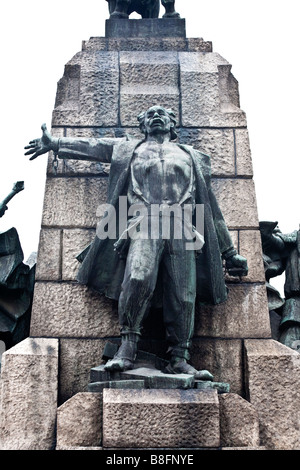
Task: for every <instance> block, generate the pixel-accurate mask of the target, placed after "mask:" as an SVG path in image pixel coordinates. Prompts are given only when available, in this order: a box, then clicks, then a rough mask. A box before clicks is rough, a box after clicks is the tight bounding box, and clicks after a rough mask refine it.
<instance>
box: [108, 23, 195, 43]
mask: <svg viewBox="0 0 300 470" xmlns="http://www.w3.org/2000/svg"><path fill="white" fill-rule="evenodd" d="M185 36H186V33H185V19H183V18H164V19H157V18H154V19H152V18H147V19H143V21H141V20H127V19H110V20H106V23H105V37H106V38H130V37H134V38H142V39H145V38H153V37H156V38H172V37H177V38H180V37H181V38H185Z"/></svg>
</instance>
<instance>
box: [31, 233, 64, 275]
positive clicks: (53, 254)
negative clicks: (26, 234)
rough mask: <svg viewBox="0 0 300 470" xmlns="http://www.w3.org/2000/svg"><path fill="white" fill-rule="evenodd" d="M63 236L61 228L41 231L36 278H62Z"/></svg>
mask: <svg viewBox="0 0 300 470" xmlns="http://www.w3.org/2000/svg"><path fill="white" fill-rule="evenodd" d="M61 237H62V231H61V230H59V229H50V230H47V229H42V230H41V232H40V240H39V251H38V256H37V265H36V274H35V279H36V281H37V280H40V281H44V280H47V281H57V280H59V279H60V278H61Z"/></svg>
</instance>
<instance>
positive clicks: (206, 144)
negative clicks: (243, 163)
mask: <svg viewBox="0 0 300 470" xmlns="http://www.w3.org/2000/svg"><path fill="white" fill-rule="evenodd" d="M178 135H179V142H180V143H182V144H188V145H192V146H193V147H194V148H196V149H198V150H200V151H201V152H203V153H205V154H207V155H209V156H210V157H211V172H212V175H213V176H232V177H234V176H235V155H234V136H233V130H232V129H191V128H179V130H178Z"/></svg>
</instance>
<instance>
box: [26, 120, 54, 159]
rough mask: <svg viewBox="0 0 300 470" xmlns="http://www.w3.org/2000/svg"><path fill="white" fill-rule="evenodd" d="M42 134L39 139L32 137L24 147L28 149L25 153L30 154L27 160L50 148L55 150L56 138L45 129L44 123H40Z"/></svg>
mask: <svg viewBox="0 0 300 470" xmlns="http://www.w3.org/2000/svg"><path fill="white" fill-rule="evenodd" d="M42 131H43V135H42V137H41V138H40V139H34V140H31V141H30V142H29V144H28V145H27V146H26V147H25V150H27V149H29V150H28V152H26V153H25V155H31V154H33V155H32V157H30V159H29V160H34V159H35V158H37V157H38V156H39V155H42V154H43V153H47V152H49V151H50V150H54V151H56V150H57V149H58V139H56V138H55V137H52V135H51V134H50V132H49V131H48V130H47V127H46V124H43V125H42Z"/></svg>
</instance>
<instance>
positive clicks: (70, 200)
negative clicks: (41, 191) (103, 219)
mask: <svg viewBox="0 0 300 470" xmlns="http://www.w3.org/2000/svg"><path fill="white" fill-rule="evenodd" d="M106 193H107V178H93V177H91V178H48V180H47V182H46V190H45V199H44V209H43V217H42V225H43V226H44V227H57V226H58V227H68V228H74V227H84V228H95V227H96V225H97V222H98V218H97V208H98V206H99V205H100V204H105V202H106Z"/></svg>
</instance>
